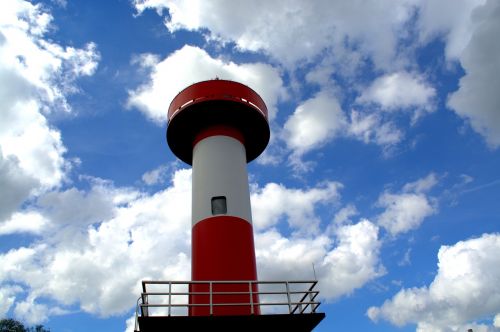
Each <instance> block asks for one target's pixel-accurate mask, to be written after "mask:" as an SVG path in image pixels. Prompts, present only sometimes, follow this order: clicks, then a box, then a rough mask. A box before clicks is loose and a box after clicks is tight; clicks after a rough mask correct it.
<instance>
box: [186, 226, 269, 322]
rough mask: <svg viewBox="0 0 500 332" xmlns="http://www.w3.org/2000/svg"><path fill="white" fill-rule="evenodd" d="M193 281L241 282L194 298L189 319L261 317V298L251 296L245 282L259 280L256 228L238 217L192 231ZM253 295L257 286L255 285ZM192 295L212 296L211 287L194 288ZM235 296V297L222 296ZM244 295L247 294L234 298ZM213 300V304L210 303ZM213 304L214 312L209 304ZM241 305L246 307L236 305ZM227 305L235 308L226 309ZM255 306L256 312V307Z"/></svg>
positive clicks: (197, 285)
mask: <svg viewBox="0 0 500 332" xmlns="http://www.w3.org/2000/svg"><path fill="white" fill-rule="evenodd" d="M191 243H192V250H193V252H192V280H193V281H210V280H222V281H238V284H231V283H230V282H229V283H227V284H217V285H212V290H211V293H212V296H211V297H212V298H211V299H210V295H208V294H206V295H191V296H190V299H189V303H190V304H194V305H196V304H204V306H191V307H190V309H189V316H209V315H214V316H225V315H252V314H253V315H258V314H260V308H259V306H258V305H256V304H258V301H259V298H258V295H257V294H253V295H252V296H250V295H249V292H250V289H249V287H250V286H247V285H246V284H242V283H241V281H242V280H249V281H250V280H252V281H255V280H257V268H256V266H255V252H254V242H253V231H252V225H251V224H250V223H249V222H248V221H246V220H244V219H241V218H238V217H234V216H216V217H210V218H207V219H204V220H202V221H200V222H198V223H196V224H195V226H194V227H193V231H192V242H191ZM251 287H252V293H253V292H257V291H258V289H257V286H256V285H252V286H251ZM190 292H206V293H209V292H210V284H193V285H191V288H190ZM224 292H231V293H232V294H230V295H229V294H222V293H224ZM235 292H241V293H245V294H241V295H240V294H234V293H235ZM210 300H211V302H210ZM210 303H212V309H211V310H212V312H210V306H209V304H210ZM235 303H241V304H242V305H236V306H235V305H234V304H235ZM223 304H233V305H231V306H224V305H223ZM250 304H253V309H252V305H250Z"/></svg>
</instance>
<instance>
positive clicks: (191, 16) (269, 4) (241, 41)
mask: <svg viewBox="0 0 500 332" xmlns="http://www.w3.org/2000/svg"><path fill="white" fill-rule="evenodd" d="M413 2H414V1H412V0H408V1H399V2H397V3H396V4H395V3H394V2H393V1H385V0H384V1H377V3H373V2H370V1H353V2H348V3H345V2H344V1H326V0H325V1H314V2H302V1H264V0H260V1H257V2H252V3H249V2H247V1H232V2H231V3H226V2H218V1H216V2H207V1H190V2H188V3H186V2H182V1H169V0H164V1H161V0H155V1H151V0H135V1H134V4H135V6H136V9H137V11H138V12H139V13H141V12H142V11H144V10H146V9H147V8H152V9H156V10H157V11H158V12H159V13H161V11H162V10H164V9H168V13H169V15H168V16H166V26H167V28H168V29H169V30H170V31H171V32H175V31H177V30H180V29H186V30H198V31H203V32H205V30H204V29H208V32H207V34H208V38H209V39H212V40H218V41H221V42H227V41H233V42H234V43H235V44H236V47H237V48H238V49H241V50H248V51H252V52H255V51H263V52H265V53H267V54H269V55H271V56H272V57H273V58H274V59H277V60H278V61H279V62H281V63H284V64H285V65H287V66H290V65H293V64H295V63H298V62H301V61H304V60H305V61H310V60H312V59H314V58H315V57H316V56H317V55H318V54H321V52H323V51H324V50H325V49H330V48H332V47H333V48H334V49H335V50H336V49H343V48H344V47H345V46H344V43H348V44H349V45H352V46H356V48H358V49H361V50H362V52H363V53H364V54H368V56H369V57H371V58H373V60H374V62H375V64H376V65H377V66H389V65H391V61H392V60H393V59H394V58H395V55H396V45H397V42H398V37H397V33H398V31H399V30H401V29H402V28H403V26H404V24H405V23H406V22H407V21H408V19H409V18H411V15H412V13H413V11H414V8H413ZM248 13H252V14H251V15H249V14H248ZM353 16H354V17H355V19H352V17H353ZM349 48H351V47H349ZM352 48H354V47H352Z"/></svg>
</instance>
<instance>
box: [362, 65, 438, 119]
mask: <svg viewBox="0 0 500 332" xmlns="http://www.w3.org/2000/svg"><path fill="white" fill-rule="evenodd" d="M435 95H436V90H435V89H434V88H433V87H432V86H430V84H429V83H427V82H426V81H425V79H424V78H423V77H422V76H421V75H418V74H414V73H408V72H395V73H392V74H385V75H383V76H381V77H379V78H377V79H376V80H375V81H373V82H372V84H371V85H370V86H369V87H368V88H367V89H366V90H365V91H363V93H362V94H361V96H360V97H359V98H358V99H357V101H358V102H361V103H375V104H378V105H380V107H381V109H382V110H387V111H393V110H397V109H408V108H413V109H418V110H426V111H431V110H432V109H433V105H432V99H433V98H434V96H435Z"/></svg>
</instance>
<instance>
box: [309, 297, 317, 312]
mask: <svg viewBox="0 0 500 332" xmlns="http://www.w3.org/2000/svg"><path fill="white" fill-rule="evenodd" d="M309 302H311V313H314V312H315V311H316V308H315V307H314V303H313V295H312V293H309Z"/></svg>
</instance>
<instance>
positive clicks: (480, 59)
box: [447, 0, 500, 148]
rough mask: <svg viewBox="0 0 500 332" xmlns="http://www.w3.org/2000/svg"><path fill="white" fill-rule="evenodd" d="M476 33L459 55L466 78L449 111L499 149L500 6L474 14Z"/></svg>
mask: <svg viewBox="0 0 500 332" xmlns="http://www.w3.org/2000/svg"><path fill="white" fill-rule="evenodd" d="M471 20H472V21H473V22H474V26H475V29H473V30H472V31H473V32H472V35H471V37H470V41H469V42H468V43H467V44H466V46H465V48H464V49H463V51H462V52H461V53H460V63H461V64H462V67H463V68H464V70H465V76H464V77H462V78H461V79H460V83H459V88H458V90H457V91H455V92H454V93H452V94H450V95H449V99H448V103H447V105H448V107H450V108H452V109H453V110H454V111H455V112H456V113H457V114H458V115H459V116H461V117H462V118H464V119H467V120H468V121H469V123H470V125H471V126H472V128H473V129H474V130H475V131H476V132H478V133H479V134H481V135H482V136H484V138H485V139H486V142H487V143H488V144H489V145H490V146H491V147H492V148H498V147H500V95H499V94H498V89H497V88H498V87H499V86H500V57H499V56H498V54H500V45H499V44H498V43H497V42H495V41H496V40H497V39H498V34H499V33H500V3H499V2H498V1H495V0H493V1H488V2H487V3H486V5H485V6H483V7H480V8H477V9H476V10H475V11H474V12H473V13H472V14H471Z"/></svg>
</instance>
